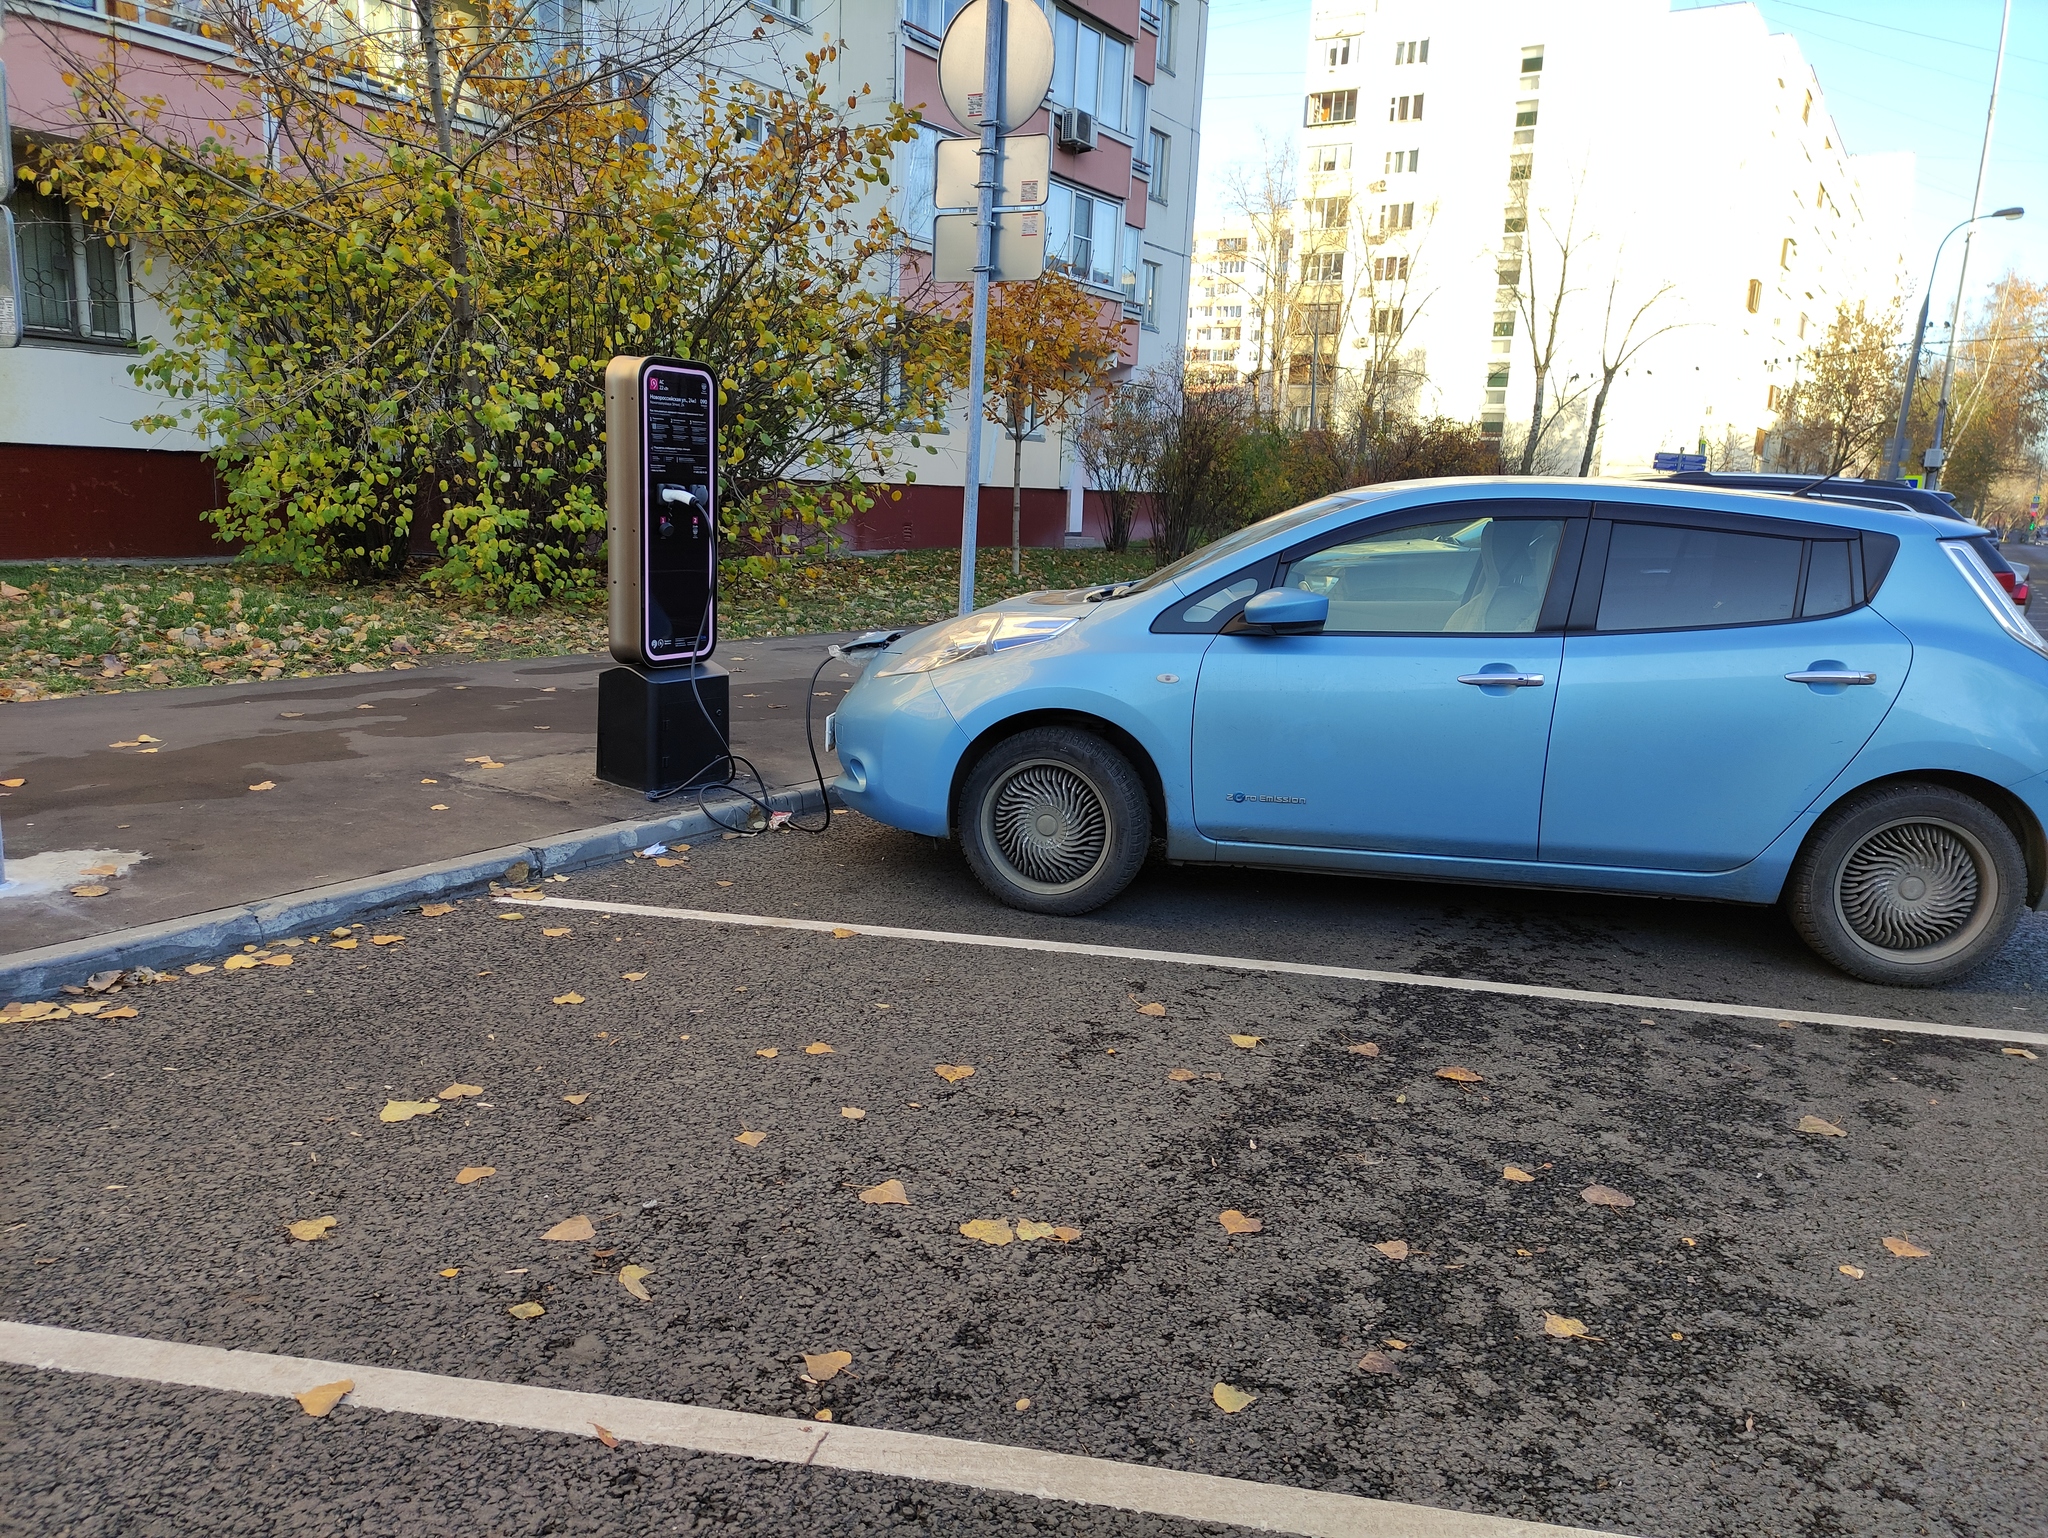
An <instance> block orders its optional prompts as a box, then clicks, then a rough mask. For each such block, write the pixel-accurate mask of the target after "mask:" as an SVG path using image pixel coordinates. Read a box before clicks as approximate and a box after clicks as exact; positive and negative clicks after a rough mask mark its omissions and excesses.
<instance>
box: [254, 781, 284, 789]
mask: <svg viewBox="0 0 2048 1538" xmlns="http://www.w3.org/2000/svg"><path fill="white" fill-rule="evenodd" d="M249 788H250V789H251V790H276V789H277V781H275V780H265V781H263V782H262V783H261V784H260V785H251V786H250V787H249Z"/></svg>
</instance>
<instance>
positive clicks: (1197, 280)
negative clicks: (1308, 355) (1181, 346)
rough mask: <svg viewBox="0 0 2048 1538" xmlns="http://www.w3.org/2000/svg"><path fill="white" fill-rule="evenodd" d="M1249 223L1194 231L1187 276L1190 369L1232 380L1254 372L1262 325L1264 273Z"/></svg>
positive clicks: (1219, 379) (1222, 380)
mask: <svg viewBox="0 0 2048 1538" xmlns="http://www.w3.org/2000/svg"><path fill="white" fill-rule="evenodd" d="M1253 244H1254V238H1253V234H1252V231H1251V229H1250V227H1249V226H1245V225H1234V226H1230V227H1228V228H1222V229H1214V230H1197V231H1195V249H1194V262H1193V266H1192V269H1191V271H1190V273H1189V277H1188V317H1187V319H1188V329H1187V352H1186V359H1187V368H1188V372H1189V373H1191V374H1194V375H1197V376H1200V377H1202V378H1204V379H1209V380H1213V381H1215V382H1217V383H1229V384H1236V383H1238V382H1239V381H1240V380H1243V379H1246V378H1249V377H1251V375H1253V374H1254V373H1256V372H1257V370H1258V368H1259V364H1260V359H1261V357H1262V353H1261V347H1260V344H1261V342H1262V340H1263V338H1262V328H1263V327H1264V326H1265V325H1266V304H1265V296H1266V277H1265V273H1264V271H1263V269H1262V268H1261V267H1260V265H1259V263H1258V262H1256V261H1255V260H1253V259H1252V257H1251V255H1250V252H1251V248H1252V246H1253Z"/></svg>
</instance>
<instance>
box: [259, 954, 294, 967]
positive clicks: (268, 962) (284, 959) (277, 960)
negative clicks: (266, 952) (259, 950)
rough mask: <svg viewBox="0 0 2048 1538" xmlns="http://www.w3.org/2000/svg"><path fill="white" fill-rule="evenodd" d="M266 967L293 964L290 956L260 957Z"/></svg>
mask: <svg viewBox="0 0 2048 1538" xmlns="http://www.w3.org/2000/svg"><path fill="white" fill-rule="evenodd" d="M258 959H259V960H261V961H262V963H263V965H265V966H266V967H288V966H290V965H291V964H292V958H291V957H289V956H263V957H260V958H258Z"/></svg>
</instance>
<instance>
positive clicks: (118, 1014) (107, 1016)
mask: <svg viewBox="0 0 2048 1538" xmlns="http://www.w3.org/2000/svg"><path fill="white" fill-rule="evenodd" d="M140 1013H141V1011H140V1010H138V1009H136V1008H135V1007H134V1006H133V1005H132V1004H123V1005H122V1006H121V1007H120V1008H119V1009H103V1010H101V1011H100V1013H99V1018H100V1019H102V1020H133V1019H134V1018H135V1017H136V1016H137V1015H139V1014H140Z"/></svg>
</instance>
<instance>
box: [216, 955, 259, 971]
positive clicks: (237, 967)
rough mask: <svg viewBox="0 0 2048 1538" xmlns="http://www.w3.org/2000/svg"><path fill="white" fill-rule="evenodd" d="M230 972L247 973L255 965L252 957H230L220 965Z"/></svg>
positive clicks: (254, 959)
mask: <svg viewBox="0 0 2048 1538" xmlns="http://www.w3.org/2000/svg"><path fill="white" fill-rule="evenodd" d="M221 965H222V966H223V967H225V968H226V969H227V970H228V971H230V972H247V971H248V970H249V969H250V968H252V967H254V966H255V965H256V958H255V957H254V956H230V957H228V959H227V960H226V961H223V962H222V963H221Z"/></svg>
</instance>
